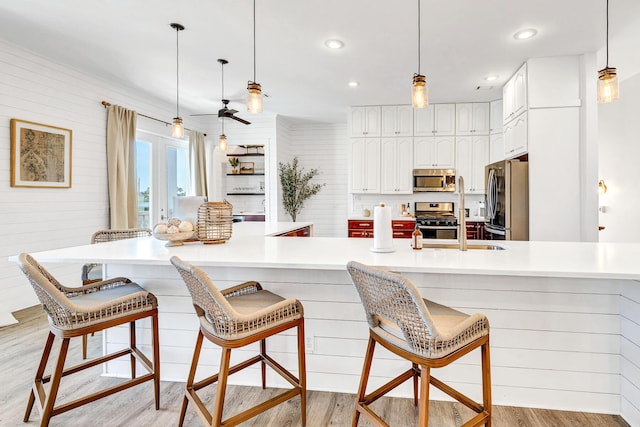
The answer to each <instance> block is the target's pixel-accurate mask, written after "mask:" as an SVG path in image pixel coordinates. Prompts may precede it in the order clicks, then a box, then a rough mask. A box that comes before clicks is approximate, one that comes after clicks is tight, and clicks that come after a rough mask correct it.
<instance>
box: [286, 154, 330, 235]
mask: <svg viewBox="0 0 640 427" xmlns="http://www.w3.org/2000/svg"><path fill="white" fill-rule="evenodd" d="M278 169H279V171H280V184H282V205H283V206H284V210H285V211H287V213H288V214H289V215H290V216H291V220H292V221H293V222H295V221H296V217H297V216H298V213H299V212H300V210H301V209H302V206H303V205H304V201H305V200H307V199H308V198H309V197H311V196H313V195H314V194H317V193H318V192H319V191H320V189H321V188H322V187H323V186H324V185H325V184H310V183H309V181H311V179H312V178H313V177H314V176H316V175H318V174H319V173H320V172H318V169H311V170H310V171H309V172H305V171H304V168H301V169H298V158H297V157H294V158H293V161H292V162H291V163H282V162H280V163H278Z"/></svg>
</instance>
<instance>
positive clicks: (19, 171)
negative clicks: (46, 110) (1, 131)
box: [11, 119, 71, 188]
mask: <svg viewBox="0 0 640 427" xmlns="http://www.w3.org/2000/svg"><path fill="white" fill-rule="evenodd" d="M11 186H12V187H45V188H71V130H70V129H62V128H59V127H55V126H48V125H42V124H39V123H33V122H27V121H24V120H18V119H11Z"/></svg>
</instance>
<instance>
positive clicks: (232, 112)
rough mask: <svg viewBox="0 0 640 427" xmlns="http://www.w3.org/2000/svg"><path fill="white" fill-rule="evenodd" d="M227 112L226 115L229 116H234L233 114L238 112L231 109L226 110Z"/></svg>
mask: <svg viewBox="0 0 640 427" xmlns="http://www.w3.org/2000/svg"><path fill="white" fill-rule="evenodd" d="M227 111H228V113H227V114H229V115H234V114H235V113H237V112H238V110H234V109H233V108H231V109H229V110H227Z"/></svg>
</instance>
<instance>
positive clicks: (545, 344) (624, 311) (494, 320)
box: [32, 222, 640, 425]
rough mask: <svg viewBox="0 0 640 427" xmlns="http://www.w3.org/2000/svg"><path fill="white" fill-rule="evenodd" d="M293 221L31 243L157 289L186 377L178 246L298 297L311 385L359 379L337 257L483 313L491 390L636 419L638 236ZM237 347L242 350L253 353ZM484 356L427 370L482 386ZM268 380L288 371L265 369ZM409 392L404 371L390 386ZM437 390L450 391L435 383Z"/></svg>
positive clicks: (210, 352)
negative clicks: (403, 234)
mask: <svg viewBox="0 0 640 427" xmlns="http://www.w3.org/2000/svg"><path fill="white" fill-rule="evenodd" d="M307 225H309V224H308V223H303V224H301V225H300V227H304V226H307ZM300 227H298V224H292V223H282V224H269V223H267V224H265V223H247V222H245V223H236V224H234V229H233V236H232V238H231V239H230V240H229V241H228V242H227V243H225V244H221V245H203V244H201V243H199V242H193V243H186V244H185V245H184V246H178V247H169V248H167V247H165V246H164V242H161V241H158V240H156V239H154V238H142V239H135V240H125V241H118V242H110V243H103V244H100V245H86V246H79V247H74V248H64V249H59V250H53V251H46V252H39V253H34V254H32V255H33V256H34V257H35V258H36V259H37V260H38V261H40V262H42V263H43V264H44V265H47V264H48V263H59V262H65V263H84V262H98V263H102V264H104V265H105V266H106V268H105V273H104V274H105V277H114V276H119V275H123V276H127V277H130V278H132V279H133V280H135V281H137V282H138V283H140V284H141V285H142V286H144V287H145V288H147V289H148V290H150V291H151V292H153V293H155V294H156V295H157V296H158V299H159V310H160V326H161V332H160V343H161V361H162V369H161V372H162V376H163V379H165V380H175V381H184V379H185V378H186V375H187V372H188V367H189V363H190V360H191V355H192V351H193V345H194V342H195V336H196V331H197V328H198V322H197V319H196V316H195V314H194V311H193V307H192V304H191V298H190V297H189V295H188V292H187V290H186V287H185V286H184V284H183V282H182V279H181V278H180V277H179V275H178V273H177V271H176V270H175V269H174V268H173V266H171V265H170V263H169V258H170V257H171V256H172V255H177V256H179V257H181V258H182V259H184V260H186V261H189V262H192V263H194V264H196V265H199V266H201V267H203V268H204V269H205V270H206V271H207V272H208V274H209V275H210V276H211V277H212V279H213V280H214V282H215V283H216V284H217V285H218V286H220V287H227V286H231V285H233V284H236V283H238V282H241V281H246V280H258V281H260V282H261V283H262V284H263V285H264V286H265V288H267V289H269V290H272V291H274V292H276V293H279V294H281V295H283V296H285V297H294V298H298V299H300V300H301V301H302V303H303V305H304V308H305V319H306V326H305V329H306V334H307V336H306V338H307V339H306V346H307V355H308V356H307V381H308V387H309V389H314V390H330V391H340V392H350V393H354V392H355V391H356V389H357V385H358V380H359V377H360V372H361V369H362V360H363V356H364V353H365V349H366V343H367V338H368V326H367V323H366V321H365V319H364V310H363V309H362V306H361V303H360V300H359V298H358V295H357V293H356V291H355V288H354V287H353V285H352V283H351V280H350V278H349V276H348V274H347V272H346V268H345V267H346V263H347V262H348V261H350V260H357V261H360V262H363V263H365V264H370V265H377V266H381V267H385V268H389V269H392V270H394V271H397V272H400V273H402V274H404V275H406V276H408V277H409V278H411V279H412V280H413V281H414V283H416V285H417V286H418V287H419V288H420V291H421V292H422V294H423V295H424V296H425V297H426V298H429V299H433V300H435V301H438V302H440V303H442V304H446V305H449V306H451V307H454V308H456V309H459V310H461V311H464V312H467V313H472V312H482V313H484V314H486V315H487V317H488V318H489V321H490V323H491V345H492V347H491V353H492V354H491V362H492V382H493V398H494V403H495V404H504V405H515V406H529V407H543V408H550V409H566V410H579V411H587V412H604V413H614V414H621V415H622V416H623V417H624V418H625V419H626V420H627V421H628V422H629V423H630V424H631V425H640V404H639V403H638V402H640V284H639V283H638V280H640V262H639V261H638V260H640V245H637V244H596V243H558V242H495V241H494V242H492V243H495V244H497V245H499V246H501V247H503V248H504V249H505V250H493V251H489V250H469V251H466V252H461V251H458V250H452V249H423V250H421V251H414V250H412V249H411V248H410V247H409V241H408V240H402V239H397V240H394V245H395V252H392V253H374V252H371V251H370V250H369V249H370V247H371V246H372V239H349V238H323V237H311V238H282V237H274V236H276V235H279V234H285V233H287V232H288V231H292V230H294V229H297V228H300ZM267 235H268V236H267ZM470 243H471V242H470ZM485 243H486V242H485ZM145 327H147V326H145ZM141 338H144V339H147V338H148V334H143V335H142V336H141ZM126 339H127V330H126V329H125V328H123V329H115V330H110V331H109V333H108V334H107V335H106V336H105V344H106V346H107V347H108V348H112V347H116V346H120V345H121V344H122V343H125V342H126ZM143 342H144V341H143ZM268 345H269V347H270V348H271V349H272V352H274V354H275V356H276V358H278V359H279V360H282V361H283V364H284V365H285V367H287V368H291V369H292V370H294V371H295V366H296V343H295V336H293V335H284V336H278V337H274V339H273V340H272V341H271V342H269V343H268ZM236 353H237V354H236V359H235V360H236V361H237V360H239V359H240V358H242V357H245V356H247V354H248V353H247V352H243V351H241V350H239V351H236ZM377 354H378V356H379V357H378V358H377V359H376V360H375V361H374V364H373V368H372V377H371V380H370V384H371V387H374V386H376V385H379V384H382V383H383V382H384V381H385V380H387V379H388V378H391V377H393V376H394V375H395V374H396V373H398V372H400V371H401V370H403V369H406V366H405V363H403V362H402V361H399V360H398V359H396V358H395V357H394V356H392V355H391V354H390V353H385V352H384V351H382V350H380V351H379V353H377ZM479 359H480V358H479V354H470V355H467V356H466V357H464V358H463V359H462V360H461V361H460V362H458V363H457V364H453V365H452V366H450V367H447V368H443V369H441V370H438V371H437V373H434V375H436V376H438V377H440V378H441V379H443V380H445V381H449V382H451V383H452V385H453V386H455V387H458V388H460V390H461V391H463V392H467V393H469V395H470V396H472V397H479V396H480V387H479V384H480V368H479V363H480V360H479ZM218 360H219V352H218V351H217V349H215V348H214V347H213V346H209V347H207V348H206V350H203V356H202V357H201V364H202V365H209V366H208V367H207V368H205V369H203V370H202V371H203V372H210V371H211V369H215V367H216V366H217V364H218ZM127 366H128V361H126V360H123V361H122V362H117V363H114V364H110V365H109V366H108V368H107V372H106V373H107V374H111V375H126V373H127V369H128V368H127ZM438 374H439V375H438ZM258 378H259V374H258V373H257V372H252V371H251V370H247V372H246V373H244V372H242V373H238V374H236V375H234V376H232V377H231V378H230V382H233V383H237V384H253V385H257V384H258V381H259V380H258ZM268 384H270V385H272V386H275V385H278V384H282V383H280V382H279V380H278V378H276V377H275V376H273V377H270V378H269V380H268ZM282 385H283V386H284V384H282ZM411 394H412V391H411V389H410V386H409V385H408V384H407V386H406V387H405V388H399V389H397V390H396V392H395V395H400V396H411ZM432 397H433V398H434V399H445V397H444V396H443V395H442V394H440V393H436V392H435V390H434V391H433V393H432Z"/></svg>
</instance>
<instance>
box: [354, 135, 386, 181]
mask: <svg viewBox="0 0 640 427" xmlns="http://www.w3.org/2000/svg"><path fill="white" fill-rule="evenodd" d="M351 192H352V193H379V192H380V138H352V139H351Z"/></svg>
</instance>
